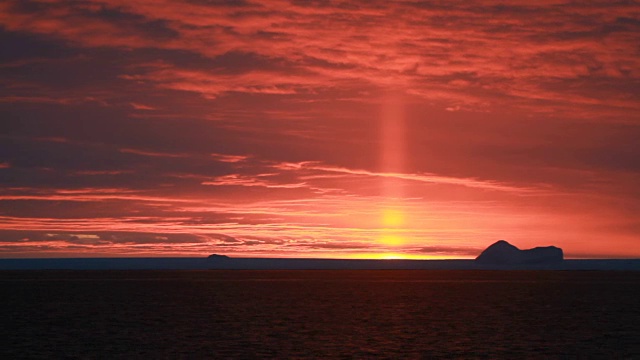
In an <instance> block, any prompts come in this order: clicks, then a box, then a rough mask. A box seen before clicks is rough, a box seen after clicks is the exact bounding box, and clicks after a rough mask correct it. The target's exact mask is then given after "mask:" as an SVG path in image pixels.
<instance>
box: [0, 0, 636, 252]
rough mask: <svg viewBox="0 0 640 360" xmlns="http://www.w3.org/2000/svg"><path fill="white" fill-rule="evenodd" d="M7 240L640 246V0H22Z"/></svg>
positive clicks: (23, 248)
mask: <svg viewBox="0 0 640 360" xmlns="http://www.w3.org/2000/svg"><path fill="white" fill-rule="evenodd" d="M0 39H1V40H0V42H1V47H0V58H1V59H0V84H1V85H0V117H1V120H0V139H1V141H0V183H1V186H0V257H5V258H9V257H103V256H109V257H113V256H116V257H121V256H206V255H209V254H211V253H219V254H227V255H230V256H278V257H334V258H354V257H355V258H363V257H365V258H366V257H370V258H390V257H404V258H425V259H428V258H470V257H475V256H476V255H477V254H478V253H479V252H480V251H481V250H482V249H483V248H485V247H486V246H488V245H489V244H491V243H493V242H495V241H497V240H499V239H505V240H508V241H510V242H511V243H513V244H514V245H517V246H519V247H520V248H529V247H533V246H546V245H556V246H559V247H562V248H563V249H564V252H565V256H566V257H568V258H638V257H640V216H639V214H640V145H639V144H640V3H638V2H637V1H615V0H601V1H588V2H587V1H575V2H571V1H555V0H549V1H511V2H500V1H492V0H487V1H444V0H443V1H412V0H407V1H365V0H362V1H329V0H327V1H320V0H318V1H279V0H270V1H251V0H247V1H242V0H237V1H232V0H229V1H223V0H188V1H187V0H185V1H169V0H91V1H89V0H83V1H71V0H69V1H63V0H39V1H28V0H3V1H2V2H0Z"/></svg>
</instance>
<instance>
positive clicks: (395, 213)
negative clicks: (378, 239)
mask: <svg viewBox="0 0 640 360" xmlns="http://www.w3.org/2000/svg"><path fill="white" fill-rule="evenodd" d="M382 224H383V225H384V226H385V227H398V226H402V225H403V224H404V216H403V215H402V212H401V211H400V210H396V209H385V210H383V211H382Z"/></svg>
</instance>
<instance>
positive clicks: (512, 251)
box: [476, 240, 564, 265]
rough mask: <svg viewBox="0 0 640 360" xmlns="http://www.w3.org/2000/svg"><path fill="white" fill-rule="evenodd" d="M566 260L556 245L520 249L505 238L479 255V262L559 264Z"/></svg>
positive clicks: (477, 260)
mask: <svg viewBox="0 0 640 360" xmlns="http://www.w3.org/2000/svg"><path fill="white" fill-rule="evenodd" d="M562 260H564V253H563V251H562V249H561V248H559V247H555V246H546V247H536V248H533V249H528V250H520V249H518V248H517V247H516V246H514V245H511V244H509V243H508V242H507V241H505V240H499V241H497V242H495V243H493V244H491V245H490V246H489V247H488V248H486V249H485V250H484V251H483V252H482V253H480V255H478V257H477V258H476V262H477V263H479V264H495V265H509V264H512V265H515V264H557V263H560V262H562Z"/></svg>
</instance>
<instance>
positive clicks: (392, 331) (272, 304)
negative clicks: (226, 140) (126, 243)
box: [0, 270, 640, 359]
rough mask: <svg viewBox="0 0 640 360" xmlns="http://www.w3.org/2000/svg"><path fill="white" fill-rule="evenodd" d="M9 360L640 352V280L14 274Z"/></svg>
mask: <svg viewBox="0 0 640 360" xmlns="http://www.w3.org/2000/svg"><path fill="white" fill-rule="evenodd" d="M0 286H1V296H2V297H1V299H2V300H0V301H1V302H2V306H1V307H0V319H2V333H3V334H2V336H1V338H0V358H2V359H15V358H434V357H435V358H437V357H446V358H450V357H459V358H523V357H525V358H606V359H610V358H630V359H632V358H640V323H639V321H640V272H637V271H636V272H623V271H610V272H608V271H454V270H445V271H437V270H390V271H385V270H370V271H369V270H355V271H352V270H339V271H324V270H314V271H303V270H294V271H240V270H235V271H233V270H232V271H221V270H211V271H3V272H0Z"/></svg>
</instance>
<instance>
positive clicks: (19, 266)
mask: <svg viewBox="0 0 640 360" xmlns="http://www.w3.org/2000/svg"><path fill="white" fill-rule="evenodd" d="M0 270H625V271H640V259H586V260H564V253H563V250H562V249H561V248H558V247H555V246H547V247H536V248H533V249H527V250H520V249H518V248H517V247H516V246H514V245H511V244H509V243H508V242H507V241H504V240H500V241H498V242H496V243H494V244H491V245H490V246H489V247H488V248H486V249H485V250H484V251H482V252H481V253H480V255H478V257H477V258H476V259H475V260H401V259H393V260H373V259H308V258H233V257H229V256H227V255H221V254H212V255H210V256H208V257H200V258H71V259H56V258H50V259H0Z"/></svg>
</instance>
